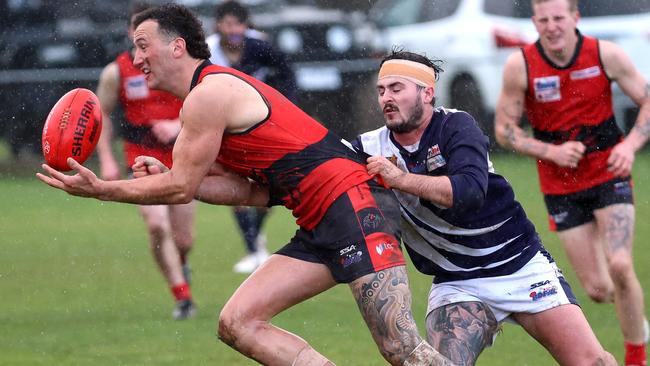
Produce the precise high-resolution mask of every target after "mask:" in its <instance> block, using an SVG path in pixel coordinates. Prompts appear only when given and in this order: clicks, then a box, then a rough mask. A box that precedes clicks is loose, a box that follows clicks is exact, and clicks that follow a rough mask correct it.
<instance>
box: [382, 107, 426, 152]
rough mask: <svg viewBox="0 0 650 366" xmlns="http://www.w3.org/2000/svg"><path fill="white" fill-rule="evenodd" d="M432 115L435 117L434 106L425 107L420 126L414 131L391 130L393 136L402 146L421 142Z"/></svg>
mask: <svg viewBox="0 0 650 366" xmlns="http://www.w3.org/2000/svg"><path fill="white" fill-rule="evenodd" d="M432 117H433V107H432V106H429V107H428V108H425V109H424V113H423V114H422V119H421V120H420V125H419V126H418V128H416V129H415V130H413V131H409V132H404V133H395V132H391V133H392V135H393V137H394V138H395V141H397V142H398V143H399V144H400V145H402V146H408V145H413V144H415V143H417V142H419V141H420V139H421V138H422V135H423V134H424V131H425V130H426V129H427V127H428V126H429V123H431V118H432Z"/></svg>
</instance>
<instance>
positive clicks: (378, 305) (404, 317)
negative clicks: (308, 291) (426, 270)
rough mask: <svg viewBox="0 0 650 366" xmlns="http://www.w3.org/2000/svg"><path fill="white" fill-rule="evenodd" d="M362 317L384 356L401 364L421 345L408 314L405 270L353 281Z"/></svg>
mask: <svg viewBox="0 0 650 366" xmlns="http://www.w3.org/2000/svg"><path fill="white" fill-rule="evenodd" d="M350 288H351V289H352V292H353V294H354V297H355V299H356V300H357V304H358V305H359V309H360V310H361V314H362V315H363V317H364V319H365V321H366V323H367V324H368V328H369V329H370V332H371V333H372V336H373V338H374V339H375V342H376V343H377V345H378V346H379V348H380V350H381V352H382V354H383V355H384V357H385V358H386V359H387V360H388V361H390V362H391V363H393V364H399V365H401V364H402V363H403V362H404V360H405V359H406V357H408V355H409V354H410V353H411V352H412V351H413V350H414V349H415V347H417V346H418V344H420V342H421V337H420V335H419V334H418V330H417V326H416V324H415V322H414V320H413V314H412V313H411V292H410V290H409V285H408V278H407V277H406V268H405V267H403V266H400V267H393V268H388V269H385V270H382V271H379V272H376V273H373V274H369V275H366V276H363V277H361V278H360V279H358V280H356V281H354V282H352V283H351V284H350Z"/></svg>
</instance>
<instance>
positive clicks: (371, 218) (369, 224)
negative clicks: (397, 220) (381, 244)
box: [361, 213, 381, 230]
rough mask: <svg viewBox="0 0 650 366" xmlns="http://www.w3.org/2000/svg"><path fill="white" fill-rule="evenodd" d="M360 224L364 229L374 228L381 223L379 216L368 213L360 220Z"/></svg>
mask: <svg viewBox="0 0 650 366" xmlns="http://www.w3.org/2000/svg"><path fill="white" fill-rule="evenodd" d="M361 224H362V225H363V228H364V229H369V230H375V229H377V228H378V227H379V225H381V216H379V215H377V214H375V213H369V214H367V215H366V216H365V217H364V218H363V220H361Z"/></svg>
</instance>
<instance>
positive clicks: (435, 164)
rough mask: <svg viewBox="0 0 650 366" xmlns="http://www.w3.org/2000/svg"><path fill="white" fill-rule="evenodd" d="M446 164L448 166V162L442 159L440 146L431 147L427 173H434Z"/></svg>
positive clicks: (428, 154)
mask: <svg viewBox="0 0 650 366" xmlns="http://www.w3.org/2000/svg"><path fill="white" fill-rule="evenodd" d="M445 164H447V161H446V160H445V158H443V157H442V154H441V153H440V147H438V144H435V145H433V146H431V147H430V148H429V151H427V171H428V172H431V171H434V170H436V169H438V168H440V167H442V166H445Z"/></svg>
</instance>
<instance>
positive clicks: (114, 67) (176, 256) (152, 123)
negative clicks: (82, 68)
mask: <svg viewBox="0 0 650 366" xmlns="http://www.w3.org/2000/svg"><path fill="white" fill-rule="evenodd" d="M150 7H151V6H150V5H149V4H147V3H144V2H139V3H135V4H133V5H132V7H131V9H130V10H129V18H128V19H129V20H128V22H129V26H128V37H129V39H131V40H132V39H133V18H134V16H135V14H137V13H139V12H141V11H143V10H146V9H148V8H150ZM97 96H98V97H99V101H100V104H101V106H102V112H103V118H104V129H103V131H102V135H101V138H100V141H99V144H98V146H97V153H98V155H99V162H100V169H101V176H102V178H104V179H107V180H115V179H119V178H120V167H119V165H118V163H117V161H116V159H115V156H114V155H113V149H112V137H113V124H112V122H111V118H110V116H111V114H112V113H113V111H114V110H115V109H116V108H117V107H118V105H120V106H121V107H122V110H123V112H124V116H125V118H126V121H125V124H124V126H122V130H123V138H124V153H125V158H126V166H131V165H133V163H134V162H135V158H136V157H137V156H139V155H149V156H154V157H156V158H158V159H159V160H160V161H162V162H163V163H164V164H165V165H167V166H171V164H172V148H173V145H174V140H175V139H176V136H177V135H178V132H179V131H180V129H181V125H180V121H179V119H178V114H179V111H180V108H181V105H182V101H181V100H180V99H178V98H176V97H175V96H173V95H171V94H169V93H166V92H162V91H158V90H149V88H148V87H147V82H146V80H145V76H144V74H143V73H142V71H140V70H139V69H137V68H136V67H135V66H133V50H130V51H126V52H123V53H122V54H120V55H119V56H118V57H117V59H116V60H115V61H114V62H111V63H110V64H108V65H107V66H106V67H105V68H104V70H103V71H102V74H101V76H100V79H99V85H98V87H97ZM138 209H139V210H140V213H141V214H142V218H143V219H144V222H145V224H146V226H147V230H148V231H149V244H150V247H151V253H152V254H153V257H154V259H155V261H156V264H157V265H158V268H160V271H161V272H162V274H163V276H164V277H165V279H166V280H167V283H168V284H169V287H170V289H171V291H172V294H173V295H174V297H175V299H176V306H175V307H174V310H173V312H172V316H173V318H174V319H177V320H182V319H186V318H188V317H191V316H192V315H194V313H195V311H196V307H195V305H194V303H193V301H192V294H191V291H190V287H189V275H190V274H189V273H190V272H189V266H188V264H187V261H186V260H187V255H188V253H189V251H190V249H191V248H192V245H193V232H192V230H193V228H192V225H193V222H194V203H193V202H190V203H188V204H182V205H155V206H144V205H143V206H139V207H138Z"/></svg>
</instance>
